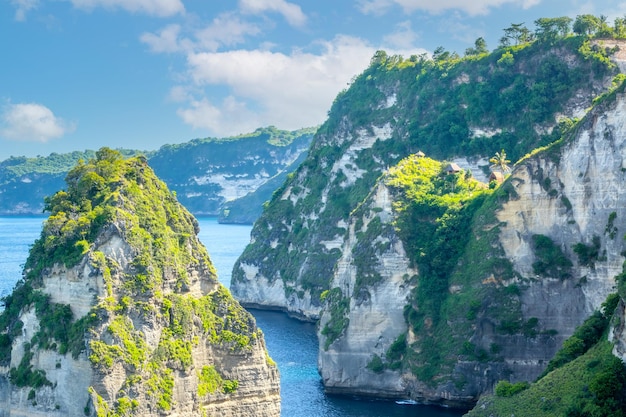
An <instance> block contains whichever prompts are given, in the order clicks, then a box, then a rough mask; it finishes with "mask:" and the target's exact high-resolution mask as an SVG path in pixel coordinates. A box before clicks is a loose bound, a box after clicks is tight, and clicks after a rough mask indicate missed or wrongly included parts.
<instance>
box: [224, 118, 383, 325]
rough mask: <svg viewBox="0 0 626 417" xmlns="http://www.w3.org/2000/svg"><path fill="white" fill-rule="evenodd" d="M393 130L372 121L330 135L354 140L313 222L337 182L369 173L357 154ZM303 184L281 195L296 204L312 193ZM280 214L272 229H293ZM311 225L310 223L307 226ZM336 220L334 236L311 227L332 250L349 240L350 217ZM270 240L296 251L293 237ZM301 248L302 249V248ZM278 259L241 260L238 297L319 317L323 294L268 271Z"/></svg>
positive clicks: (234, 284)
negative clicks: (292, 240)
mask: <svg viewBox="0 0 626 417" xmlns="http://www.w3.org/2000/svg"><path fill="white" fill-rule="evenodd" d="M392 136H393V129H392V127H391V124H390V123H385V124H383V125H382V126H375V125H372V126H369V127H368V128H367V129H360V130H358V131H357V132H356V133H355V134H354V135H353V134H350V133H347V132H343V133H342V134H339V135H336V136H333V137H332V138H329V141H332V142H333V146H342V145H343V146H345V145H346V144H348V145H347V146H346V148H345V149H344V151H343V152H342V155H341V157H340V158H339V159H338V160H337V161H335V162H334V163H333V165H332V167H331V168H330V173H329V177H330V178H329V179H328V181H327V182H326V184H325V187H324V189H323V190H322V191H321V195H320V202H321V207H319V209H318V210H317V211H315V212H312V213H310V216H309V218H308V219H307V224H308V223H313V222H314V221H315V220H317V219H318V218H319V217H320V215H322V214H323V212H324V211H325V210H326V206H327V202H328V199H329V198H330V197H329V196H330V195H332V192H333V187H334V183H336V182H339V185H338V186H339V187H341V188H343V189H349V188H350V187H352V186H354V185H355V183H356V182H357V181H359V180H360V179H362V177H363V176H364V175H365V174H367V172H366V171H365V170H363V169H359V168H358V163H357V159H358V158H359V157H360V154H361V152H363V151H364V150H369V149H370V148H371V147H372V146H374V144H375V143H376V142H377V141H386V140H390V139H391V138H392ZM298 175H299V178H300V177H302V178H304V177H305V176H306V175H307V170H306V169H303V170H300V171H299V172H298ZM339 179H341V180H339ZM298 188H299V190H298V192H294V187H293V186H290V187H287V188H286V189H285V190H284V192H283V194H282V195H281V201H282V202H283V204H291V205H293V207H296V205H297V204H299V203H300V201H301V200H302V199H304V198H306V197H307V195H308V194H309V190H307V189H306V188H301V187H298ZM275 220H276V221H278V222H280V224H270V225H268V228H269V229H270V230H271V229H273V228H280V229H283V230H284V229H286V230H288V231H289V232H293V230H292V226H291V224H287V223H285V219H275ZM306 226H307V225H306V224H305V227H306ZM336 226H337V229H338V232H337V233H336V234H335V235H333V236H328V239H323V237H320V236H317V234H316V230H315V229H313V228H309V229H308V230H309V232H310V234H311V238H312V239H313V240H316V239H320V240H319V241H316V242H315V244H317V245H321V246H324V247H325V249H326V250H327V251H328V252H331V251H332V250H335V251H337V250H340V248H342V247H343V246H344V240H345V235H344V232H345V230H346V224H345V220H343V219H342V220H340V221H339V222H338V223H337V225H336ZM251 243H252V244H255V243H256V244H258V243H257V242H254V237H253V241H252V242H251ZM268 246H269V247H271V248H272V249H273V250H274V251H275V252H280V251H285V252H287V253H290V252H291V251H292V246H291V242H289V241H285V240H282V239H278V240H276V239H273V240H271V241H269V242H268ZM285 248H286V249H285ZM297 250H298V249H296V251H297ZM294 255H295V253H294ZM308 262H314V261H311V260H307V261H305V264H304V265H302V267H301V268H300V273H301V274H302V271H303V270H304V269H305V268H306V267H307V266H308V265H307V263H308ZM275 263H276V259H273V258H272V257H269V256H268V257H266V258H264V259H262V260H260V259H251V260H249V261H247V260H242V261H241V262H238V263H237V264H235V267H234V271H233V279H232V281H231V287H230V290H231V291H232V292H233V295H234V296H235V298H236V299H237V300H238V301H239V302H240V303H242V304H243V305H245V306H248V307H257V308H267V309H276V310H282V311H286V312H287V313H288V314H290V315H293V316H295V317H298V318H301V319H303V320H307V321H315V320H317V319H318V318H319V317H320V312H321V309H322V307H321V304H320V302H319V299H318V298H319V297H318V296H317V295H314V294H312V292H311V290H310V289H309V288H306V286H304V285H302V284H301V283H300V280H299V278H300V277H283V276H280V273H278V274H274V275H272V276H266V275H265V274H264V273H263V272H262V271H263V270H264V268H263V267H264V266H266V264H267V265H270V264H275ZM321 273H323V274H327V275H328V277H329V278H330V277H331V276H332V265H331V266H330V267H329V268H328V269H327V270H324V271H322V272H321Z"/></svg>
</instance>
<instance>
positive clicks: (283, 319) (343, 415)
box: [0, 217, 463, 417]
mask: <svg viewBox="0 0 626 417" xmlns="http://www.w3.org/2000/svg"><path fill="white" fill-rule="evenodd" d="M42 221H43V217H0V296H5V295H7V294H8V293H9V292H10V291H11V290H12V288H13V286H14V285H15V283H16V282H17V280H19V279H20V278H21V276H22V269H23V265H24V262H25V261H26V257H27V256H28V250H29V249H30V247H31V245H32V244H33V242H34V241H35V239H37V238H38V237H39V234H40V232H41V225H42ZM198 221H199V222H200V235H199V238H200V240H201V241H202V242H203V243H204V245H205V246H206V247H207V249H208V251H209V254H210V257H211V260H212V261H213V263H214V264H215V267H216V269H217V272H218V277H219V280H220V281H221V282H222V283H223V284H224V285H226V286H229V285H230V276H231V271H232V267H233V265H234V263H235V261H236V260H237V258H238V257H239V255H240V254H241V252H242V251H243V249H244V248H245V246H246V244H247V243H248V242H249V240H250V231H251V229H252V228H251V226H239V225H237V226H235V225H221V224H219V223H217V220H216V219H215V218H211V217H205V218H199V219H198ZM251 313H252V314H253V315H254V316H255V318H256V321H257V325H258V326H259V327H260V328H261V329H262V330H263V333H264V334H265V340H266V343H267V348H268V350H269V353H270V356H271V357H272V358H273V359H274V361H276V363H277V364H278V368H279V370H280V374H281V399H282V404H281V406H282V414H281V417H414V416H415V417H418V416H419V417H459V416H461V415H462V414H463V413H461V412H459V411H455V410H449V409H444V408H438V407H428V406H421V405H399V404H396V403H395V402H393V401H372V400H367V399H359V398H353V397H344V396H328V395H326V394H325V393H324V389H323V386H322V383H321V379H320V377H319V374H318V372H317V349H318V345H317V338H316V335H315V324H312V323H303V322H300V321H297V320H294V319H292V318H289V317H288V316H287V315H285V314H283V313H280V312H275V311H261V310H251Z"/></svg>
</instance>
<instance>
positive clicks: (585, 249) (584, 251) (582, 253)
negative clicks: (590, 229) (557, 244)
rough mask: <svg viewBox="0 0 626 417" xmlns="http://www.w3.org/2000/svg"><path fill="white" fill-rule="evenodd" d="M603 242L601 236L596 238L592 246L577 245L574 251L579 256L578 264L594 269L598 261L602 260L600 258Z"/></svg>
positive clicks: (580, 243) (581, 243)
mask: <svg viewBox="0 0 626 417" xmlns="http://www.w3.org/2000/svg"><path fill="white" fill-rule="evenodd" d="M601 247H602V242H601V240H600V236H594V237H593V240H592V243H591V245H586V244H584V243H583V242H579V243H577V244H575V245H574V246H573V247H572V249H573V250H574V252H575V253H576V255H578V262H579V263H580V264H581V265H584V266H589V267H591V268H593V267H594V266H595V263H596V261H600V260H602V257H601V256H600V248H601Z"/></svg>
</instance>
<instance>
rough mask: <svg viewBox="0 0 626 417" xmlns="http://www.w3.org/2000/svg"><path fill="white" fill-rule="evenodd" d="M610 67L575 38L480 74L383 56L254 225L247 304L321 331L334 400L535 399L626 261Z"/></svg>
mask: <svg viewBox="0 0 626 417" xmlns="http://www.w3.org/2000/svg"><path fill="white" fill-rule="evenodd" d="M588 48H591V49H592V50H596V51H599V52H598V53H600V54H605V55H603V56H604V58H606V60H605V61H603V62H604V64H605V65H606V66H604V67H600V66H597V65H592V66H591V67H588V66H587V65H589V64H590V62H591V61H592V59H585V58H583V56H585V51H586V50H589V49H588ZM594 48H595V49H594ZM611 51H613V52H614V50H609V49H602V48H600V47H593V48H592V47H591V46H590V44H589V42H588V40H586V38H584V37H582V38H581V37H570V38H567V39H565V40H563V41H562V42H554V43H553V42H550V43H549V44H548V45H546V44H543V43H541V42H536V43H533V44H531V45H526V46H524V47H522V48H508V49H506V50H496V51H494V53H492V54H490V55H485V56H483V57H482V58H480V59H468V60H453V59H450V60H446V59H442V60H438V59H437V58H435V60H434V61H429V60H427V59H424V58H423V57H422V58H420V57H411V58H410V59H408V60H404V59H402V58H400V57H388V56H386V55H385V54H384V53H383V52H379V53H377V54H376V55H375V56H374V58H373V59H372V65H371V66H370V67H369V68H368V69H367V70H366V71H365V72H364V73H363V74H362V75H360V76H359V77H357V79H355V81H354V83H353V84H352V85H351V87H350V89H348V90H347V91H345V92H342V93H341V94H340V95H339V96H338V97H337V99H336V100H335V103H334V105H333V108H332V110H331V113H330V117H329V120H328V121H327V122H326V123H325V124H324V125H323V126H322V127H321V128H320V130H319V131H318V133H317V135H316V137H315V139H314V141H313V144H312V147H311V150H310V152H309V156H308V158H307V160H306V161H305V162H304V163H303V164H302V165H301V166H300V168H299V169H298V170H297V171H296V173H295V174H294V175H293V176H292V177H291V178H290V179H289V180H288V181H287V182H286V183H285V184H284V185H283V187H282V188H281V189H279V190H278V191H277V192H276V193H275V194H274V198H273V199H272V201H271V202H270V204H269V205H268V206H267V207H266V210H265V212H264V214H263V215H262V216H261V218H260V219H259V220H258V221H257V222H256V223H255V226H254V228H253V231H252V241H251V244H250V245H249V246H248V247H247V248H246V250H245V252H244V254H243V255H242V256H241V257H240V258H239V260H238V261H237V263H236V265H235V268H234V271H233V281H232V284H231V289H232V291H233V293H234V295H235V296H236V297H237V298H238V299H239V300H241V301H242V302H243V303H244V304H252V305H257V306H265V307H268V308H280V309H284V310H286V311H289V312H291V313H293V314H297V315H301V316H305V317H308V318H311V319H316V318H318V317H319V318H320V327H319V329H320V332H319V337H320V356H319V366H320V373H321V375H322V377H323V381H324V384H325V386H326V388H327V390H329V391H331V392H337V393H356V394H364V395H374V396H387V397H410V398H413V399H415V400H418V401H423V402H430V403H438V404H444V405H450V406H458V407H470V406H472V405H473V404H474V403H475V401H476V400H477V398H478V397H479V396H480V395H481V394H482V393H484V392H488V391H490V390H492V389H493V387H494V384H495V383H496V382H497V381H498V380H500V379H510V380H511V381H522V380H524V381H528V380H533V379H534V378H536V377H537V376H538V375H539V374H540V373H541V372H542V371H543V370H544V369H545V366H546V364H547V363H548V362H549V360H550V359H551V358H552V356H553V355H554V354H555V353H556V352H557V350H558V349H559V347H560V346H561V345H562V343H563V341H564V340H565V339H566V338H567V337H568V336H570V335H571V334H572V332H573V331H574V329H575V328H576V326H578V325H579V324H581V323H582V322H583V321H584V320H585V318H587V317H588V316H589V315H590V314H591V313H592V312H593V311H594V310H596V309H597V308H599V306H600V303H601V302H602V301H603V300H605V298H606V296H607V294H608V293H609V292H611V291H613V290H614V286H615V282H614V277H615V275H617V274H618V273H619V272H620V271H621V265H622V262H623V261H624V259H623V255H622V252H623V250H624V248H623V240H622V239H621V238H619V234H620V233H623V232H621V231H622V230H623V229H624V228H625V227H626V223H625V220H624V218H625V216H626V212H624V209H623V207H626V204H625V201H624V197H623V193H622V192H621V191H620V190H619V186H616V185H615V184H619V183H620V182H621V181H623V178H622V175H623V170H624V169H625V168H624V167H625V166H626V165H623V162H622V161H623V156H624V154H623V149H624V143H622V142H623V141H624V138H625V137H626V132H625V131H624V130H623V126H622V123H621V121H620V120H621V119H623V117H622V116H621V115H623V109H622V107H623V97H622V95H621V93H619V94H618V93H615V91H613V93H611V94H606V92H607V91H610V90H611V89H612V88H615V87H616V86H617V85H620V84H621V82H622V80H623V77H622V76H621V75H618V76H617V77H616V78H614V77H613V76H614V75H615V74H616V73H617V65H615V64H614V63H612V64H608V62H610V61H609V59H608V57H610V55H611ZM508 54H511V55H513V56H514V57H513V58H514V59H512V60H510V59H508V57H509V55H508ZM587 58H590V57H589V56H588V57H587ZM505 62H506V64H505ZM602 68H604V69H602ZM597 71H599V72H597ZM557 74H558V75H557ZM583 74H588V75H589V76H586V75H583ZM592 74H593V75H592ZM565 80H569V81H565ZM613 80H614V82H612V81H613ZM559 85H560V86H559ZM544 87H545V88H547V90H546V89H544ZM622 89H623V88H622V87H620V88H619V91H622ZM548 90H550V92H549V93H548V95H543V94H544V93H547V92H548ZM603 93H605V95H604V96H603V98H601V99H599V100H595V98H596V97H597V96H598V95H601V94H603ZM594 104H595V106H594ZM592 107H593V110H592V112H591V114H589V115H587V116H585V114H586V111H587V109H590V108H592ZM583 116H584V118H583V120H582V121H581V122H579V119H578V118H580V117H583ZM547 145H549V146H547ZM503 148H506V149H507V154H508V155H509V156H511V159H513V160H518V159H521V161H522V162H520V163H519V164H517V166H516V168H515V169H514V171H513V173H512V174H511V176H510V178H509V179H508V180H507V181H505V182H504V183H503V184H502V185H500V186H497V184H496V183H494V184H493V187H492V188H493V189H492V190H487V189H486V187H487V185H486V184H485V187H483V188H479V187H475V186H473V185H472V186H470V184H472V183H473V182H472V181H469V180H471V179H472V178H473V177H474V175H473V172H475V171H480V170H482V169H483V168H485V167H484V165H483V166H481V165H482V164H484V162H481V161H485V157H487V158H488V157H489V155H493V153H494V152H496V151H497V152H500V150H501V149H503ZM537 148H539V150H537V151H534V152H532V151H533V150H534V149H537ZM418 150H422V151H424V152H425V154H426V155H427V157H432V158H435V159H438V160H440V161H442V162H443V161H444V160H446V159H447V160H448V161H451V160H454V161H455V162H456V161H461V162H463V164H462V165H463V167H464V169H461V170H459V169H458V168H457V167H456V166H450V167H446V165H445V164H442V163H438V164H439V165H437V164H436V161H434V160H432V159H430V158H422V159H421V161H420V160H419V157H418V156H417V154H416V153H417V151H418ZM488 152H489V153H488ZM531 152H532V154H531V155H530V156H527V157H523V155H525V154H527V153H531ZM411 154H414V155H415V156H410V157H409V155H411ZM420 154H421V155H423V153H420ZM407 161H408V162H407ZM437 166H439V168H437ZM399 167H400V168H399ZM600 167H601V168H600ZM394 170H396V171H399V172H400V177H399V178H400V179H401V181H396V183H395V184H391V183H389V182H387V180H386V179H385V178H386V177H387V176H388V175H389V174H385V176H384V177H382V178H381V175H382V174H383V173H390V172H393V171H394ZM424 172H428V175H425V174H424ZM475 177H476V178H478V179H482V178H483V177H481V176H480V175H476V176H475ZM413 179H416V180H413ZM420 184H421V185H420ZM422 185H423V186H422ZM372 190H373V191H372ZM365 260H367V261H365ZM401 270H404V272H401ZM372 329H376V330H375V331H372Z"/></svg>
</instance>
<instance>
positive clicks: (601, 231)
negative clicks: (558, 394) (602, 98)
mask: <svg viewBox="0 0 626 417" xmlns="http://www.w3.org/2000/svg"><path fill="white" fill-rule="evenodd" d="M625 115H626V95H624V94H621V93H620V94H618V95H617V97H616V99H615V100H614V101H613V100H609V101H608V102H606V103H604V104H602V105H601V106H599V107H597V108H595V109H594V110H593V111H592V113H591V114H589V115H588V116H587V117H586V118H585V119H584V120H583V121H582V122H581V124H580V126H579V127H578V129H577V130H576V132H574V133H573V136H572V137H571V138H569V139H567V140H566V141H565V143H564V144H562V145H558V146H556V147H554V148H552V149H549V150H547V151H544V152H540V153H538V154H536V155H534V156H532V157H529V158H528V159H526V160H524V161H523V162H521V163H520V164H518V165H517V166H516V167H515V169H514V170H513V172H512V174H511V176H510V178H509V179H508V180H507V182H506V183H505V184H504V185H503V187H507V189H508V190H509V196H510V197H509V198H508V200H507V201H506V202H505V203H504V204H503V205H502V206H501V207H500V208H499V209H498V210H497V212H496V218H497V225H498V227H499V230H500V233H499V237H498V246H499V247H500V248H501V250H502V252H503V256H504V257H505V258H506V259H508V260H509V261H510V262H511V264H512V266H513V269H514V271H515V275H516V276H518V277H519V279H516V280H514V281H512V282H503V281H500V280H499V278H498V277H494V276H491V277H484V278H480V280H482V285H484V286H486V287H489V286H503V285H504V286H507V285H513V284H515V285H518V286H519V288H520V294H519V297H518V300H519V305H520V309H521V313H522V315H523V320H524V321H528V320H530V319H537V321H538V327H537V329H536V330H537V331H538V333H539V335H538V336H536V337H527V336H524V335H523V334H513V335H507V334H500V333H498V332H497V331H496V329H495V324H494V323H497V320H498V317H491V318H489V317H483V318H482V319H480V320H479V321H478V322H477V324H476V327H475V328H474V329H473V336H472V337H471V339H470V341H471V342H472V343H473V344H475V345H477V346H479V347H481V348H483V349H486V350H488V349H489V347H490V346H491V345H493V344H495V345H498V346H500V348H501V349H502V350H501V352H500V356H501V357H502V361H500V362H485V363H480V362H476V361H459V362H458V363H457V364H456V365H455V366H454V369H453V371H452V375H453V376H455V377H457V378H458V377H460V376H462V378H463V380H464V381H465V384H464V386H463V387H462V388H460V389H459V388H458V387H455V386H454V384H453V383H451V382H450V381H447V382H444V383H442V384H439V385H436V386H432V385H430V384H428V383H427V381H426V382H425V381H418V380H416V379H415V377H414V376H412V375H410V373H405V374H401V373H399V372H393V371H390V370H389V369H386V370H385V371H384V372H382V373H375V372H373V371H371V370H370V369H368V368H367V365H368V364H369V363H370V361H371V360H372V357H373V356H374V355H378V356H379V357H384V355H385V353H386V352H387V350H388V348H389V346H390V345H391V343H393V341H394V340H395V338H396V337H397V336H398V335H400V334H402V333H406V334H407V338H408V339H412V340H414V336H415V335H412V333H411V331H410V329H407V325H406V322H405V319H404V317H403V315H402V308H403V307H404V306H405V305H406V300H407V297H408V296H409V294H410V291H411V289H412V288H413V287H412V285H411V281H409V280H407V279H406V277H411V276H413V275H419V272H418V271H414V270H412V269H411V268H410V266H409V263H408V260H407V259H406V256H405V255H404V250H403V248H402V245H401V243H400V242H399V241H393V238H390V237H389V236H391V235H387V234H385V233H384V232H383V233H381V234H380V235H379V236H377V237H374V238H371V237H365V238H363V241H371V244H372V245H375V244H376V243H378V242H383V241H384V239H391V240H392V242H393V244H392V245H391V246H390V249H389V250H388V251H385V252H383V253H379V254H377V255H376V259H373V260H372V264H373V265H376V266H375V268H376V270H377V272H378V273H379V274H380V276H381V279H380V280H379V281H378V282H376V283H375V284H373V285H370V286H367V287H365V288H361V289H356V287H357V279H359V275H360V273H359V271H358V268H357V265H358V264H359V263H358V261H356V260H355V258H356V255H355V248H357V247H358V246H359V244H361V245H362V244H363V243H364V242H363V241H361V242H359V240H358V239H357V238H356V236H357V233H359V234H360V235H361V236H364V235H366V233H367V227H368V224H370V222H371V221H372V220H373V219H375V218H378V219H380V221H381V222H382V224H384V225H388V224H389V222H390V220H391V219H392V211H391V208H390V207H391V203H390V201H391V198H390V197H389V194H388V192H386V191H385V188H384V187H383V186H381V185H378V186H377V188H376V190H375V192H374V193H373V194H372V198H371V200H370V201H366V203H364V205H363V207H361V208H360V209H359V210H357V212H356V213H355V214H354V215H353V217H352V218H351V221H350V225H349V233H348V237H347V238H346V240H345V243H344V245H343V248H342V256H341V258H340V260H339V262H338V263H337V266H336V268H335V273H334V275H333V280H332V283H331V286H330V288H331V291H333V290H334V291H336V293H335V298H334V300H335V301H336V300H337V299H340V300H347V301H346V302H348V303H349V304H348V307H347V308H346V309H345V310H343V315H341V316H340V317H333V314H332V312H333V311H341V310H338V309H337V308H336V307H337V306H338V305H340V304H335V305H333V304H332V300H331V302H327V304H326V305H325V306H324V309H323V312H322V315H321V319H320V327H319V329H320V333H319V337H320V353H319V358H318V364H319V368H320V373H321V375H322V378H323V382H324V384H325V387H326V389H327V390H328V391H329V392H337V393H352V394H362V395H375V396H390V397H394V396H395V397H402V396H411V397H413V398H415V399H417V400H420V401H424V402H430V403H441V404H450V405H457V406H458V405H463V404H465V405H466V406H469V405H471V404H472V403H473V402H474V401H476V399H477V398H478V396H479V395H481V394H482V393H485V392H489V391H490V390H492V389H493V386H494V384H495V383H496V382H497V381H498V380H500V379H504V378H507V379H509V380H511V381H520V380H526V381H532V380H534V379H535V378H536V377H537V376H539V375H540V374H541V372H542V371H543V369H544V368H545V366H546V365H547V363H548V361H549V360H550V359H551V358H552V357H553V355H554V354H555V353H556V351H557V350H558V349H559V348H560V346H561V344H562V342H563V341H564V340H565V339H566V338H567V337H569V336H570V335H571V334H572V333H573V331H574V330H575V328H576V327H577V326H578V325H580V324H582V322H583V321H584V320H585V319H586V318H587V317H589V315H590V314H591V313H592V312H593V311H594V310H597V309H599V308H600V307H601V304H602V303H603V302H604V301H605V299H606V297H607V296H608V295H609V294H611V293H613V292H615V290H616V282H615V277H616V276H617V275H618V274H620V273H621V272H622V268H623V264H624V256H623V253H624V251H625V250H626V245H625V242H624V239H623V236H624V234H625V233H626V188H625V187H622V186H621V185H620V184H624V183H625V181H626V117H625ZM373 208H376V210H372V209H373ZM384 230H387V229H384ZM390 230H393V229H390ZM534 235H544V236H547V237H549V238H550V240H552V242H554V244H555V245H556V246H558V247H559V248H560V249H561V251H562V252H563V254H564V255H565V256H566V257H567V258H568V259H569V260H570V261H571V262H572V268H571V274H570V276H569V277H567V278H563V277H556V276H555V277H552V276H539V275H537V274H536V273H535V272H534V268H533V263H535V262H536V261H537V260H538V254H537V253H535V249H534V248H533V236H534ZM396 239H397V238H396ZM577 244H584V245H586V246H587V247H593V245H594V244H595V245H599V247H598V253H597V255H596V256H595V257H594V258H593V259H592V260H591V261H589V262H586V261H583V260H582V259H581V258H579V256H578V254H577V253H576V252H575V250H574V247H575V245H577ZM476 262H480V260H476ZM459 284H460V283H459ZM465 290H466V289H465V288H464V286H463V285H461V284H460V285H455V283H452V285H451V287H450V292H451V293H455V292H462V291H465ZM338 294H341V297H339V298H337V295H338ZM620 309H622V310H624V306H623V304H620V306H619V307H618V311H620ZM622 314H624V313H623V311H622ZM337 319H343V320H344V322H345V323H347V324H345V326H344V327H343V328H342V330H341V333H340V334H339V335H338V336H337V335H334V334H332V333H331V336H332V337H329V336H328V335H329V333H328V332H326V333H325V332H324V328H325V327H327V326H328V327H330V325H331V324H333V322H336V320H337ZM621 322H624V320H622V321H621ZM554 330H556V333H551V332H553V331H554ZM624 334H626V331H624V326H623V325H622V326H621V327H618V328H616V329H614V330H613V335H612V337H613V340H614V341H616V347H615V350H614V353H615V354H616V355H617V356H619V357H622V358H625V357H626V348H625V347H624V346H626V342H624V340H626V336H624Z"/></svg>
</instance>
